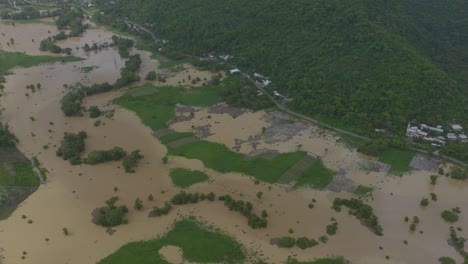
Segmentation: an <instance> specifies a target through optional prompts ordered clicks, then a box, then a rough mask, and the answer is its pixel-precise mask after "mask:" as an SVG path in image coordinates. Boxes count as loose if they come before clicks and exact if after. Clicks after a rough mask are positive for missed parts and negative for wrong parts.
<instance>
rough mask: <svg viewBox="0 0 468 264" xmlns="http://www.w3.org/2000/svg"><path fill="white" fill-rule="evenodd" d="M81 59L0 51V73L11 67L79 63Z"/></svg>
mask: <svg viewBox="0 0 468 264" xmlns="http://www.w3.org/2000/svg"><path fill="white" fill-rule="evenodd" d="M79 60H81V58H78V57H73V56H66V57H56V56H30V55H26V54H24V53H21V52H5V51H2V50H0V73H5V72H8V71H9V70H11V69H12V68H13V67H24V68H27V67H32V66H35V65H38V64H41V63H54V62H59V61H61V62H69V61H79Z"/></svg>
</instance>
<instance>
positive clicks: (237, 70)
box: [229, 69, 240, 74]
mask: <svg viewBox="0 0 468 264" xmlns="http://www.w3.org/2000/svg"><path fill="white" fill-rule="evenodd" d="M229 73H230V74H236V73H240V70H239V69H232V70H230V71H229Z"/></svg>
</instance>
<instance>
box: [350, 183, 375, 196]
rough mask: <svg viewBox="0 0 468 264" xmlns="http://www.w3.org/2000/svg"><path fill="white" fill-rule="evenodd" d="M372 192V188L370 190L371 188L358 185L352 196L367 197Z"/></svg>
mask: <svg viewBox="0 0 468 264" xmlns="http://www.w3.org/2000/svg"><path fill="white" fill-rule="evenodd" d="M373 190H374V188H372V187H367V186H364V185H359V186H358V187H357V188H356V190H355V191H354V194H356V195H359V196H367V195H369V194H370V193H371V192H372V191H373Z"/></svg>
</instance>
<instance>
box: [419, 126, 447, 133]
mask: <svg viewBox="0 0 468 264" xmlns="http://www.w3.org/2000/svg"><path fill="white" fill-rule="evenodd" d="M421 129H427V130H430V131H435V132H439V133H444V130H443V129H442V126H437V127H433V126H428V125H425V124H421Z"/></svg>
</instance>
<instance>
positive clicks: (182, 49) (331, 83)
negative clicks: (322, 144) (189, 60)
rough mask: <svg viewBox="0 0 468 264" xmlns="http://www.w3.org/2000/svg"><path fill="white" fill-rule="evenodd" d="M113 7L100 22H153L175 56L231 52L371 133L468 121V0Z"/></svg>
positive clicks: (316, 109)
mask: <svg viewBox="0 0 468 264" xmlns="http://www.w3.org/2000/svg"><path fill="white" fill-rule="evenodd" d="M106 3H107V1H104V0H100V1H97V5H98V7H99V8H100V9H101V11H104V13H105V15H97V16H96V19H97V20H98V21H99V22H102V23H106V24H111V25H113V26H115V27H118V28H121V29H125V26H124V23H123V22H122V21H121V19H122V18H123V17H129V20H131V21H135V22H137V23H139V24H144V23H147V24H146V25H148V27H149V29H150V30H151V31H152V32H154V33H155V34H156V36H158V37H160V38H162V39H166V40H168V42H167V45H165V44H161V45H163V46H164V45H165V47H164V48H165V49H164V50H165V52H166V53H167V54H169V55H170V54H176V55H177V54H181V53H188V54H192V55H195V56H203V55H206V54H207V53H209V52H213V53H215V54H230V55H234V58H233V59H232V62H233V63H234V64H235V65H237V66H239V67H241V68H242V69H245V70H246V71H250V72H253V71H258V72H260V73H262V74H264V75H267V76H270V78H271V80H272V81H273V83H272V84H271V89H277V90H279V91H280V92H281V93H283V94H286V95H288V96H290V97H292V98H293V99H294V100H293V101H291V102H290V105H291V106H292V107H294V108H295V109H297V110H299V111H301V112H303V113H305V114H308V115H312V116H315V117H319V118H321V119H325V120H327V119H328V120H333V123H336V124H338V125H342V126H348V127H352V128H355V129H356V130H361V131H364V132H369V131H371V130H373V129H374V128H375V127H379V128H380V127H382V128H388V129H390V130H392V131H393V132H394V133H397V134H403V133H404V127H405V125H406V122H407V121H408V120H411V119H417V120H420V121H423V122H425V123H430V124H438V123H440V124H446V123H447V122H449V120H452V119H458V120H459V121H460V122H461V123H462V124H464V125H465V126H466V125H467V124H468V117H467V116H466V115H464V113H466V112H467V105H468V103H467V100H468V90H467V89H465V87H466V84H467V83H468V77H467V76H468V62H467V61H466V56H467V55H468V48H467V45H466V43H468V33H467V32H468V31H466V27H467V25H468V21H467V20H466V10H468V3H467V2H466V1H463V0H457V1H451V2H450V3H445V2H441V1H437V0H428V1H418V0H395V1H390V2H389V1H384V0H378V1H369V0H351V1H326V0H314V1H305V0H302V1H296V2H294V3H291V2H290V1H286V0H274V1H270V0H268V1H267V0H260V1H247V0H241V1H237V0H236V1H235V0H228V1H215V2H213V1H209V0H201V1H181V0H178V1H172V0H158V1H152V0H137V1H124V0H120V1H116V4H115V5H106ZM151 25H152V26H151ZM155 48H157V47H155ZM421 102H425V103H424V104H421Z"/></svg>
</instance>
